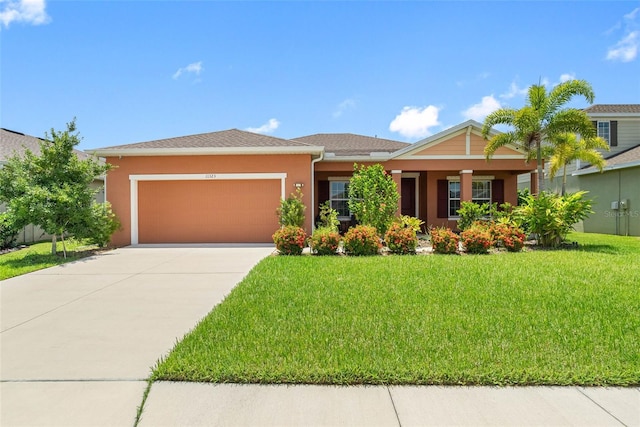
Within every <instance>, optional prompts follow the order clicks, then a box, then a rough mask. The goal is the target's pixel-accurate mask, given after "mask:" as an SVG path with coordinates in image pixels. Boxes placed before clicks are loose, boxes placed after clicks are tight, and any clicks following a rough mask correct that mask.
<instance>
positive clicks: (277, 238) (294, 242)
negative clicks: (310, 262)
mask: <svg viewBox="0 0 640 427" xmlns="http://www.w3.org/2000/svg"><path fill="white" fill-rule="evenodd" d="M272 237H273V243H275V245H276V249H278V252H280V253H281V254H282V255H300V254H302V249H304V246H305V243H306V241H307V233H305V231H304V229H303V228H301V227H296V226H294V225H288V226H286V227H282V228H279V229H278V230H276V232H275V233H273V236H272Z"/></svg>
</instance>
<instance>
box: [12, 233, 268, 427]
mask: <svg viewBox="0 0 640 427" xmlns="http://www.w3.org/2000/svg"><path fill="white" fill-rule="evenodd" d="M272 252H273V247H272V246H268V247H171V248H169V247H146V248H135V247H129V248H122V249H117V250H114V251H110V252H107V253H104V254H102V255H97V256H95V257H91V258H87V259H83V260H80V261H76V262H73V263H70V264H65V265H62V266H58V267H52V268H48V269H46V270H40V271H38V272H34V273H30V274H26V275H24V276H20V277H15V278H12V279H8V280H4V281H1V282H0V313H1V314H0V328H1V334H0V381H1V383H0V425H2V426H17V425H25V426H37V425H42V426H53V425H59V426H74V425H78V426H97V425H104V426H131V425H133V423H134V420H135V416H136V411H137V407H138V405H140V403H141V402H142V396H143V393H144V390H145V388H146V385H147V384H146V379H147V378H148V377H149V374H150V372H151V368H152V366H153V365H154V364H155V362H156V361H157V360H158V359H159V358H160V357H162V356H163V355H165V354H167V352H168V351H169V350H171V348H172V347H173V346H174V344H175V343H176V342H177V341H178V340H179V339H181V338H182V337H183V336H184V334H185V333H187V332H188V331H189V330H191V329H192V328H193V327H194V326H195V325H196V324H197V323H198V321H199V320H200V319H202V318H203V317H204V316H205V315H206V314H207V313H208V312H209V311H210V310H211V309H212V308H213V307H214V306H215V305H216V304H218V303H219V302H220V301H222V299H223V298H224V297H225V296H226V295H227V294H228V293H229V292H230V291H231V289H232V288H233V287H234V286H235V285H236V284H237V283H238V282H239V281H240V280H241V279H242V278H243V277H244V276H245V275H246V274H247V272H248V271H249V270H250V269H251V268H252V267H253V265H255V264H256V263H257V262H258V261H259V260H261V259H262V258H264V257H265V256H267V255H269V254H270V253H272Z"/></svg>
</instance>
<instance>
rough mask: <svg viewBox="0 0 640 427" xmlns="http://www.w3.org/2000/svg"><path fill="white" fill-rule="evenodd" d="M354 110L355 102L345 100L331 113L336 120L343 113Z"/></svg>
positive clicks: (349, 99) (348, 99)
mask: <svg viewBox="0 0 640 427" xmlns="http://www.w3.org/2000/svg"><path fill="white" fill-rule="evenodd" d="M354 108H356V101H355V100H353V99H351V98H347V99H345V100H344V101H342V102H341V103H340V104H338V106H337V107H336V109H335V111H334V112H333V118H335V119H337V118H338V117H340V116H341V115H342V114H343V113H344V112H345V111H347V110H353V109H354Z"/></svg>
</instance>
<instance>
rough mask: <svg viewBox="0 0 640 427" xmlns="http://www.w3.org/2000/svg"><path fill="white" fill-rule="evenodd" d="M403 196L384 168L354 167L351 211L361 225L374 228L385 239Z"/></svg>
mask: <svg viewBox="0 0 640 427" xmlns="http://www.w3.org/2000/svg"><path fill="white" fill-rule="evenodd" d="M398 200H400V195H399V194H398V189H397V188H396V183H395V182H394V181H393V178H392V177H391V176H390V175H389V174H388V173H387V172H386V171H385V170H384V168H383V167H382V165H380V164H376V165H372V166H369V167H366V166H360V168H358V165H357V164H354V165H353V176H352V177H351V180H350V181H349V210H351V212H353V214H354V215H355V217H356V219H357V220H358V222H360V224H364V225H370V226H372V227H375V228H376V230H377V232H378V233H379V234H380V236H384V233H385V232H386V231H387V228H388V227H389V225H390V224H391V222H392V221H393V218H394V216H395V213H396V211H397V210H398Z"/></svg>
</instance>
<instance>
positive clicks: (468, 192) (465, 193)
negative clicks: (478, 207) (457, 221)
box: [460, 170, 473, 202]
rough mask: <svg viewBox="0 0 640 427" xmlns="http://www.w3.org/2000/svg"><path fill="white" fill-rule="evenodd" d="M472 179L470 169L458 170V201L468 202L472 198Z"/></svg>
mask: <svg viewBox="0 0 640 427" xmlns="http://www.w3.org/2000/svg"><path fill="white" fill-rule="evenodd" d="M472 181H473V171H472V170H461V171H460V202H470V201H471V199H473V187H472V185H471V182H472Z"/></svg>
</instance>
